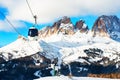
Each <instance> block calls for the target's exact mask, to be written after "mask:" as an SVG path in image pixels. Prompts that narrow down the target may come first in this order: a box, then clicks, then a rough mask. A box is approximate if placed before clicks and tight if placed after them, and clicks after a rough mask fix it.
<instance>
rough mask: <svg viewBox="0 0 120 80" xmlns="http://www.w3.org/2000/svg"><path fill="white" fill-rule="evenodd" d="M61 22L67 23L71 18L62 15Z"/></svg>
mask: <svg viewBox="0 0 120 80" xmlns="http://www.w3.org/2000/svg"><path fill="white" fill-rule="evenodd" d="M61 23H64V24H68V23H71V20H70V18H69V17H67V16H64V17H63V18H62V19H61Z"/></svg>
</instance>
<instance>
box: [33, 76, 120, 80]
mask: <svg viewBox="0 0 120 80" xmlns="http://www.w3.org/2000/svg"><path fill="white" fill-rule="evenodd" d="M34 80H119V79H109V78H92V77H72V78H69V77H67V76H59V77H58V76H55V77H43V78H39V79H34Z"/></svg>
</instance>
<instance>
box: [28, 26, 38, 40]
mask: <svg viewBox="0 0 120 80" xmlns="http://www.w3.org/2000/svg"><path fill="white" fill-rule="evenodd" d="M28 39H29V40H37V39H38V29H37V28H35V27H31V28H30V29H29V31H28Z"/></svg>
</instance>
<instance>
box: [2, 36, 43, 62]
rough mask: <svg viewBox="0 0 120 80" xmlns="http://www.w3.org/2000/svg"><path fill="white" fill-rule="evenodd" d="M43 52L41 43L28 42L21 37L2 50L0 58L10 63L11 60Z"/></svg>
mask: <svg viewBox="0 0 120 80" xmlns="http://www.w3.org/2000/svg"><path fill="white" fill-rule="evenodd" d="M39 51H42V48H41V47H40V44H39V42H37V41H28V40H27V39H25V38H24V37H21V38H19V39H17V40H16V41H14V42H13V43H11V44H9V45H7V46H5V47H2V48H0V57H3V58H4V60H6V61H8V60H11V59H15V58H19V57H25V56H29V55H32V54H35V53H37V52H39Z"/></svg>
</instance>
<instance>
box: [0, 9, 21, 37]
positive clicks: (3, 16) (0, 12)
mask: <svg viewBox="0 0 120 80" xmlns="http://www.w3.org/2000/svg"><path fill="white" fill-rule="evenodd" d="M0 14H1V15H2V16H3V17H4V18H5V20H6V21H7V22H8V24H10V25H11V27H12V28H13V29H14V30H15V31H16V32H17V33H18V34H19V35H21V34H20V33H19V31H18V30H17V29H16V28H15V26H14V25H13V24H12V23H11V22H10V20H9V19H8V18H7V17H6V16H5V15H4V14H3V13H2V12H1V11H0Z"/></svg>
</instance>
